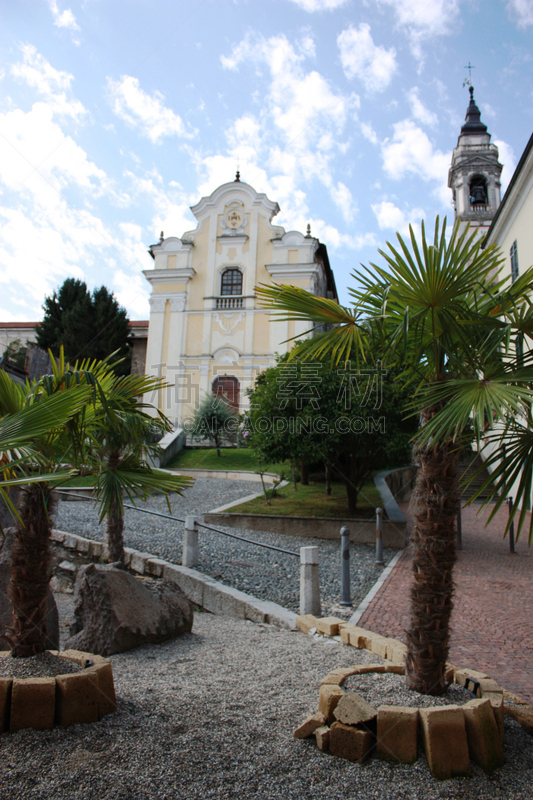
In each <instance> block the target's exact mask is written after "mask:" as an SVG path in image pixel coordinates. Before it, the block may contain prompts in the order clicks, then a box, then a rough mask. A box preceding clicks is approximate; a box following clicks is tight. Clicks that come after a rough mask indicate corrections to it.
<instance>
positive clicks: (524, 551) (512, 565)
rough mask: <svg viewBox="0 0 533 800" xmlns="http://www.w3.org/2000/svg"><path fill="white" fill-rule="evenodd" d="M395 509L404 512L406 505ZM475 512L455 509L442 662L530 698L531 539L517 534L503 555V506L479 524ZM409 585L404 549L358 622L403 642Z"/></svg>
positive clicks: (407, 557)
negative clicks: (458, 536)
mask: <svg viewBox="0 0 533 800" xmlns="http://www.w3.org/2000/svg"><path fill="white" fill-rule="evenodd" d="M400 508H401V509H402V511H403V513H404V514H405V515H406V517H408V518H409V511H408V504H407V503H404V504H400ZM479 510H480V506H479V505H474V504H473V505H471V506H469V507H467V508H465V509H463V512H462V528H463V549H462V551H459V552H458V558H457V563H456V565H455V569H454V578H455V587H456V589H455V599H454V609H453V613H452V619H451V639H450V656H449V660H450V662H451V663H452V664H455V666H458V667H471V668H472V669H479V670H485V671H486V672H487V673H488V674H489V675H490V676H491V677H493V678H494V679H495V680H496V681H498V682H499V683H500V684H501V685H502V686H503V687H504V688H506V689H510V690H512V691H515V692H518V693H519V694H521V695H523V696H524V697H526V698H527V699H528V700H529V701H530V702H533V545H532V546H531V548H530V547H529V546H528V543H527V534H524V537H523V539H522V537H520V539H519V541H518V543H517V544H516V547H515V549H516V553H514V554H511V553H510V552H509V540H508V538H506V539H505V540H504V539H503V538H502V533H503V530H504V528H505V521H506V518H507V509H506V508H503V509H500V511H499V512H498V514H497V516H496V517H495V519H494V520H493V521H492V522H491V523H490V525H489V526H488V527H486V528H485V526H484V522H485V520H486V518H487V517H488V514H489V511H488V510H486V511H485V510H484V511H483V513H482V514H481V513H479V514H478V512H479ZM528 524H529V520H528ZM410 584H411V548H410V547H409V548H407V549H406V550H405V551H404V553H403V554H402V556H401V558H400V559H399V561H398V562H397V564H396V566H395V568H394V570H393V571H392V573H391V575H390V576H389V578H388V580H387V581H386V582H385V583H384V584H383V586H382V587H381V589H380V590H379V592H378V593H377V594H376V596H375V597H374V599H373V600H372V602H371V603H370V605H369V607H368V608H367V609H366V611H365V613H364V614H363V616H362V617H361V619H360V621H359V622H358V624H359V625H361V626H362V627H366V628H369V629H370V630H374V631H376V632H378V633H381V634H383V635H386V636H393V637H395V638H398V639H402V640H404V641H405V636H404V631H405V628H406V627H407V625H408V621H409V587H410Z"/></svg>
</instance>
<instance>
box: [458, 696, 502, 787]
mask: <svg viewBox="0 0 533 800" xmlns="http://www.w3.org/2000/svg"><path fill="white" fill-rule="evenodd" d="M462 709H463V714H464V716H465V724H466V736H467V739H468V752H469V753H470V758H471V760H472V761H474V762H475V763H476V764H479V766H480V767H481V769H483V770H484V771H485V772H486V773H488V774H489V775H490V774H491V773H492V772H494V770H495V769H498V767H502V766H503V765H504V763H505V758H504V756H503V743H502V740H501V737H500V732H499V730H498V725H497V722H496V719H495V717H494V714H493V711H492V706H491V704H490V700H488V698H483V699H481V700H470V702H468V703H465V705H464V706H462Z"/></svg>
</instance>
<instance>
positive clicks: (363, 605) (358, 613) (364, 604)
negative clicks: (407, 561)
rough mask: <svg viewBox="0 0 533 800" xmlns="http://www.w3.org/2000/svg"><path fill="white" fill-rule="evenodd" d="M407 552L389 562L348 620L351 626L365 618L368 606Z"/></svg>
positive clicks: (399, 553)
mask: <svg viewBox="0 0 533 800" xmlns="http://www.w3.org/2000/svg"><path fill="white" fill-rule="evenodd" d="M405 552H406V551H405V550H400V551H399V552H398V553H396V555H395V556H393V558H392V559H391V561H390V562H389V565H388V567H385V569H384V570H383V572H382V573H381V575H380V576H379V578H378V580H377V581H376V582H375V584H374V585H373V587H372V588H371V589H370V591H369V592H368V593H367V594H366V596H365V597H364V598H363V599H362V600H361V602H360V603H359V605H358V606H357V608H356V609H355V611H354V613H353V614H352V616H351V617H350V619H349V620H348V622H349V623H350V624H351V625H357V623H358V622H359V620H360V619H361V617H362V616H363V614H364V613H365V611H366V610H367V608H368V606H369V605H370V603H371V602H372V600H373V599H374V597H375V596H376V595H377V593H378V592H379V590H380V589H381V587H382V586H383V584H384V583H385V581H386V580H387V578H388V577H389V575H390V574H391V572H392V570H393V569H394V567H395V566H396V564H397V563H398V561H399V560H400V558H401V557H402V555H403V554H404V553H405Z"/></svg>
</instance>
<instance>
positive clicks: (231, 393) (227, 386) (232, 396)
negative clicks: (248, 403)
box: [212, 375, 240, 413]
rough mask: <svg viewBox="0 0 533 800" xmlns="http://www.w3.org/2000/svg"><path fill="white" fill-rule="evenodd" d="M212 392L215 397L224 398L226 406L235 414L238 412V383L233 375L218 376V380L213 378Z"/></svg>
mask: <svg viewBox="0 0 533 800" xmlns="http://www.w3.org/2000/svg"><path fill="white" fill-rule="evenodd" d="M212 392H213V394H214V395H215V397H217V396H220V397H224V399H225V400H226V401H227V402H228V404H229V405H230V406H231V407H232V408H234V409H235V411H236V412H237V413H238V412H239V403H240V386H239V381H238V380H237V378H235V377H234V376H233V375H219V376H218V378H215V380H214V381H213V386H212Z"/></svg>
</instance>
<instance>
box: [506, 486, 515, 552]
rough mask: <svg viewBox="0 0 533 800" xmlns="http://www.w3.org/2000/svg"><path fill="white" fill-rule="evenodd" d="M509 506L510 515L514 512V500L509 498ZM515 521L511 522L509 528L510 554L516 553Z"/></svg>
mask: <svg viewBox="0 0 533 800" xmlns="http://www.w3.org/2000/svg"><path fill="white" fill-rule="evenodd" d="M507 505H508V506H509V514H510V513H511V511H512V510H513V498H512V497H508V498H507ZM514 551H515V550H514V520H513V521H512V522H511V525H510V526H509V552H510V553H514Z"/></svg>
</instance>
